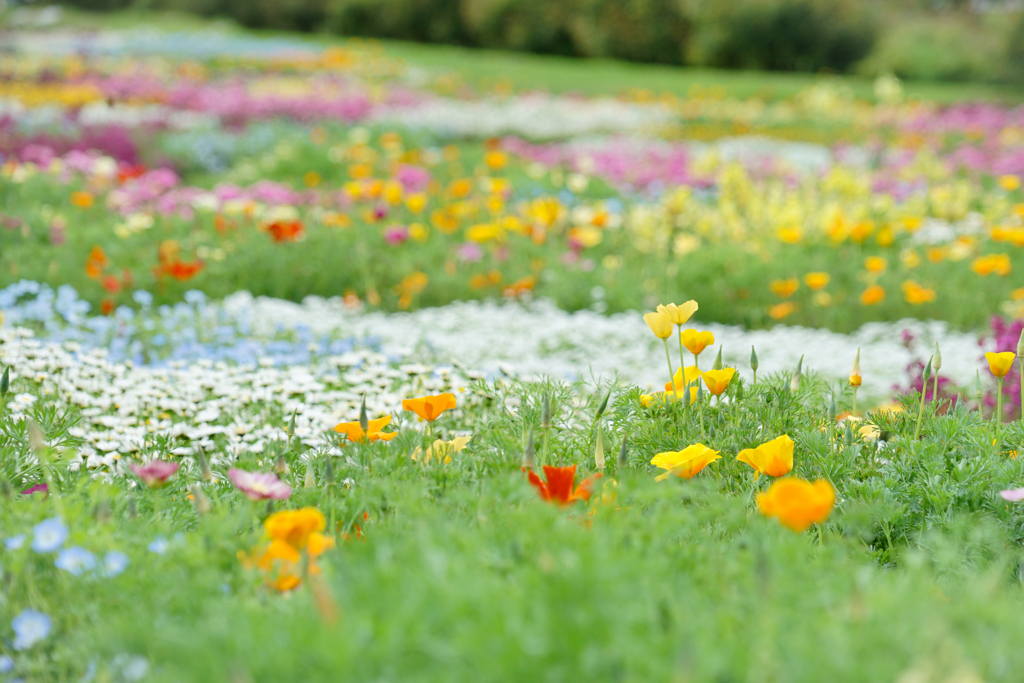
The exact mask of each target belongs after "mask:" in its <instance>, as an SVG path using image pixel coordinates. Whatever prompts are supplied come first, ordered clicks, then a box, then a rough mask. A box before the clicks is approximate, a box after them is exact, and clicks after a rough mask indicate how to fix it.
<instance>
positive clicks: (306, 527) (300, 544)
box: [263, 507, 327, 550]
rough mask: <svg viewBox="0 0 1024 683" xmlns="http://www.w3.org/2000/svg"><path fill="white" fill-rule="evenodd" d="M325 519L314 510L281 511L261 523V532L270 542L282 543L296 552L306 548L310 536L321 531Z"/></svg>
mask: <svg viewBox="0 0 1024 683" xmlns="http://www.w3.org/2000/svg"><path fill="white" fill-rule="evenodd" d="M326 527H327V519H326V518H325V517H324V514H323V513H322V512H320V511H319V510H317V509H316V508H311V507H307V508H302V509H301V510H282V511H281V512H275V513H274V514H272V515H270V516H269V517H267V518H266V519H265V520H264V521H263V530H264V531H266V532H267V536H269V537H270V538H271V539H272V540H275V541H284V542H285V543H287V544H288V545H290V546H291V547H293V548H295V549H296V550H302V549H303V548H305V547H306V543H307V542H308V540H309V536H310V534H313V533H317V532H320V531H323V530H324V529H325V528H326Z"/></svg>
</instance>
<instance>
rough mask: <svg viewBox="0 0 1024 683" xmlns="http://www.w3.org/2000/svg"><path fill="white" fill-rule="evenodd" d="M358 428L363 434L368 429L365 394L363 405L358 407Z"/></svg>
mask: <svg viewBox="0 0 1024 683" xmlns="http://www.w3.org/2000/svg"><path fill="white" fill-rule="evenodd" d="M359 428H360V429H362V430H363V433H364V434H365V433H366V432H367V431H368V430H369V429H370V417H369V416H368V415H367V414H366V394H363V403H362V405H360V406H359Z"/></svg>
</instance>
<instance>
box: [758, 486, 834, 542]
mask: <svg viewBox="0 0 1024 683" xmlns="http://www.w3.org/2000/svg"><path fill="white" fill-rule="evenodd" d="M835 503H836V491H835V489H834V488H832V484H830V483H828V482H827V481H825V480H824V479H819V480H818V481H816V482H814V483H813V484H812V483H811V482H809V481H804V480H803V479H798V478H797V477H787V478H785V479H779V480H778V481H776V482H775V483H773V484H772V485H771V487H770V488H769V489H768V491H767V492H765V493H759V494H757V509H758V511H760V513H761V514H762V515H764V516H765V517H775V518H777V519H778V520H779V523H780V524H782V526H784V527H787V528H789V529H792V530H793V531H796V532H797V533H801V532H803V531H806V530H807V528H808V527H810V526H811V525H812V524H820V523H821V522H824V521H825V520H826V519H827V518H828V516H829V514H830V513H831V512H832V507H833V506H834V505H835Z"/></svg>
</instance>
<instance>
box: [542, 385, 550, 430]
mask: <svg viewBox="0 0 1024 683" xmlns="http://www.w3.org/2000/svg"><path fill="white" fill-rule="evenodd" d="M540 427H541V429H551V394H544V402H543V403H542V404H541V408H540Z"/></svg>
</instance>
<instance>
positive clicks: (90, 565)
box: [53, 546, 96, 576]
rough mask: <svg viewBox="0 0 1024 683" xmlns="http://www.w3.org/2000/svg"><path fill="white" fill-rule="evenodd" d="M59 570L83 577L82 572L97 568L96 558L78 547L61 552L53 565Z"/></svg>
mask: <svg viewBox="0 0 1024 683" xmlns="http://www.w3.org/2000/svg"><path fill="white" fill-rule="evenodd" d="M53 564H54V565H56V567H57V569H63V570H64V571H66V572H71V573H72V574H74V575H75V576H81V575H82V572H84V571H86V570H89V569H94V568H95V567H96V557H95V556H94V555H93V554H92V553H90V552H89V551H88V550H86V549H85V548H79V547H77V546H75V547H73V548H67V549H65V550H62V551H60V555H58V556H57V560H56V561H55V562H54V563H53Z"/></svg>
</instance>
